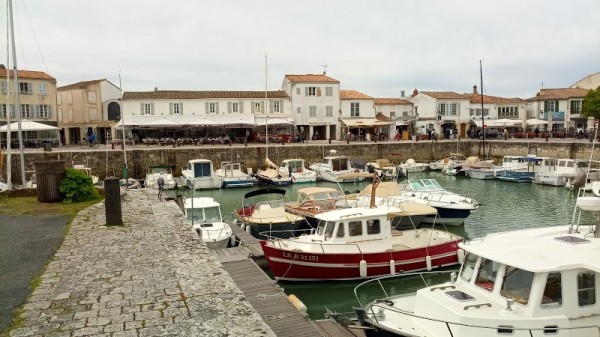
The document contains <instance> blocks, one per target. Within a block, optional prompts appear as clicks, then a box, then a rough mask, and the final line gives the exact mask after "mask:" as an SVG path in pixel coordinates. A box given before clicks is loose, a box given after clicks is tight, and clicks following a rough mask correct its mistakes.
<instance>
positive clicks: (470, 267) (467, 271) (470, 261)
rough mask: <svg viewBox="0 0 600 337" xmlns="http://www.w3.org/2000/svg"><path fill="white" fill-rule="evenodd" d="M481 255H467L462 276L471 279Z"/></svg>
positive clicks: (464, 278)
mask: <svg viewBox="0 0 600 337" xmlns="http://www.w3.org/2000/svg"><path fill="white" fill-rule="evenodd" d="M478 258H479V256H477V255H476V254H473V253H467V256H465V262H464V263H463V266H462V268H461V270H460V278H461V279H463V280H465V281H466V282H469V281H471V277H473V272H474V271H475V265H476V264H477V259H478Z"/></svg>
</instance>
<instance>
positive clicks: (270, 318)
mask: <svg viewBox="0 0 600 337" xmlns="http://www.w3.org/2000/svg"><path fill="white" fill-rule="evenodd" d="M264 317H265V319H266V320H267V321H268V322H275V321H278V320H280V319H284V318H290V317H292V314H279V315H277V316H275V315H265V316H264Z"/></svg>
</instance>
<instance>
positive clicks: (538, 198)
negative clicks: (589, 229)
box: [168, 172, 592, 319]
mask: <svg viewBox="0 0 600 337" xmlns="http://www.w3.org/2000/svg"><path fill="white" fill-rule="evenodd" d="M420 177H423V178H435V179H437V181H438V182H439V183H440V185H442V186H443V187H444V188H446V189H448V190H451V191H453V192H456V193H459V194H461V195H464V196H467V197H470V198H473V199H475V200H477V201H478V202H479V203H480V204H481V207H480V208H479V210H478V211H477V212H475V213H473V214H471V215H470V216H469V218H467V220H466V221H465V224H464V226H460V227H449V228H448V229H449V230H450V231H452V232H454V233H456V234H458V235H461V236H463V237H464V238H465V239H471V238H477V237H481V236H484V235H486V234H488V233H494V232H499V231H508V230H516V229H524V228H532V227H541V226H551V225H565V224H569V223H571V218H572V216H573V210H574V206H575V197H576V195H575V192H573V191H569V190H568V189H566V188H564V187H554V186H543V185H535V184H529V183H511V182H505V181H500V180H476V179H470V178H465V177H453V176H447V175H445V174H441V173H438V172H431V173H425V174H422V175H420ZM367 184H368V182H362V183H356V184H354V183H348V184H344V185H342V187H343V189H344V190H348V191H355V190H361V189H362V188H363V187H365V186H366V185H367ZM316 185H318V186H330V187H337V186H336V184H333V183H327V182H322V183H317V184H316ZM308 186H314V185H311V184H298V185H291V186H285V187H282V188H283V189H285V190H287V194H286V197H287V198H289V199H290V201H295V199H296V191H297V190H298V189H300V188H303V187H308ZM258 188H262V187H261V186H257V187H253V188H243V189H220V190H209V191H195V192H194V196H208V197H213V198H215V199H216V200H217V201H218V202H219V203H221V210H222V212H223V218H224V219H226V220H233V219H234V216H233V211H234V210H235V209H236V208H239V207H241V205H242V199H243V197H244V194H246V193H247V192H249V191H251V190H253V189H258ZM179 192H180V193H181V194H182V195H184V196H191V194H192V193H191V191H189V190H187V189H181V190H179ZM168 193H171V194H172V195H174V192H173V191H169V192H168ZM584 220H585V221H586V222H589V221H591V220H592V219H591V217H589V216H585V217H584ZM448 279H449V276H448V275H443V276H440V277H439V278H438V279H437V281H439V282H443V281H445V280H448ZM432 281H434V280H429V281H428V283H429V282H432ZM439 282H436V283H439ZM359 283H360V282H307V283H290V282H285V283H281V285H282V286H283V288H284V289H285V290H286V293H288V294H295V295H296V296H297V297H298V298H299V299H300V300H301V301H303V302H304V304H305V305H306V306H307V307H308V310H309V315H310V316H311V318H313V319H320V318H323V314H324V313H325V311H326V310H325V308H328V309H329V310H332V311H336V312H351V311H352V308H353V307H354V306H357V305H358V303H357V301H356V298H355V296H354V287H355V286H356V285H358V284H359ZM388 283H389V285H390V286H391V290H390V292H393V293H405V292H412V291H416V290H417V289H418V288H421V287H423V280H422V279H421V278H415V277H410V278H405V279H403V280H402V281H397V280H396V281H390V282H388ZM371 288H372V291H371ZM380 294H381V292H380V291H379V288H378V286H377V287H376V286H372V287H371V286H370V287H369V291H367V292H361V295H360V296H361V297H360V300H361V302H362V303H363V304H364V303H366V302H368V301H369V300H372V299H373V298H377V297H381V295H380ZM371 297H373V298H371Z"/></svg>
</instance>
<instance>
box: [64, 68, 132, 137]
mask: <svg viewBox="0 0 600 337" xmlns="http://www.w3.org/2000/svg"><path fill="white" fill-rule="evenodd" d="M120 99H121V89H120V88H119V87H117V86H116V85H114V84H112V83H111V82H110V81H108V80H106V79H100V80H92V81H83V82H77V83H73V84H69V85H65V86H62V87H58V88H57V94H56V100H57V105H58V113H57V116H58V123H59V127H60V128H61V136H62V137H63V139H64V141H65V143H66V144H79V143H81V142H85V139H86V138H87V137H88V136H89V135H90V134H91V133H95V134H96V136H97V140H98V141H99V142H100V143H101V144H107V143H108V142H110V141H111V140H112V139H113V138H114V135H115V133H114V127H115V125H116V124H117V122H118V121H119V120H120V119H121V102H120Z"/></svg>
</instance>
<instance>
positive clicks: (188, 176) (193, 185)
mask: <svg viewBox="0 0 600 337" xmlns="http://www.w3.org/2000/svg"><path fill="white" fill-rule="evenodd" d="M181 178H182V179H183V181H184V182H185V185H186V186H187V187H188V188H190V189H194V190H197V189H213V188H221V186H222V184H223V183H222V181H221V178H220V177H219V176H218V174H217V173H216V172H215V169H214V166H213V162H212V160H210V159H192V160H189V161H188V164H187V167H186V168H185V169H183V170H181Z"/></svg>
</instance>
